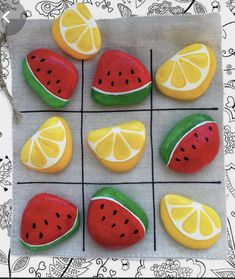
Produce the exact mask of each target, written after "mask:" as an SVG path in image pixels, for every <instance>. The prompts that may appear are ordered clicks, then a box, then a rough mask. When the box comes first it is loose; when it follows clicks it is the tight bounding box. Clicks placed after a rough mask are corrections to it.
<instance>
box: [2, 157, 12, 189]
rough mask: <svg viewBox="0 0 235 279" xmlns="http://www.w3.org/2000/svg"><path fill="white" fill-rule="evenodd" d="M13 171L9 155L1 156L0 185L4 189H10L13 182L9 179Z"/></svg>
mask: <svg viewBox="0 0 235 279" xmlns="http://www.w3.org/2000/svg"><path fill="white" fill-rule="evenodd" d="M11 173H12V163H11V161H10V159H9V158H8V156H5V158H3V159H2V158H0V186H1V187H2V188H3V190H4V191H8V189H9V186H11V185H12V184H11V182H10V181H9V180H8V179H9V178H10V177H11Z"/></svg>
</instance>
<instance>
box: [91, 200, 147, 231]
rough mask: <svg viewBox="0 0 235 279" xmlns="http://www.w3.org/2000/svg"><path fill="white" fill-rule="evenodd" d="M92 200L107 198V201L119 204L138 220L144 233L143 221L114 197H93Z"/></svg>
mask: <svg viewBox="0 0 235 279" xmlns="http://www.w3.org/2000/svg"><path fill="white" fill-rule="evenodd" d="M91 200H92V201H95V200H109V201H112V202H114V203H117V204H118V205H120V206H121V207H123V208H124V209H125V210H127V211H128V212H129V213H130V214H131V215H133V216H134V217H135V218H136V219H137V220H138V221H139V223H140V224H141V226H142V227H143V230H144V233H146V229H145V226H144V224H143V222H142V221H141V220H140V218H139V217H138V216H136V215H135V214H134V213H133V212H132V211H130V210H129V209H128V208H126V207H125V206H124V205H123V204H122V203H120V202H118V201H116V200H115V199H112V198H109V197H102V196H100V197H94V198H92V199H91Z"/></svg>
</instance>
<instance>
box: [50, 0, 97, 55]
mask: <svg viewBox="0 0 235 279" xmlns="http://www.w3.org/2000/svg"><path fill="white" fill-rule="evenodd" d="M52 35H53V38H54V40H55V42H56V43H57V45H58V46H59V47H60V48H61V49H62V50H63V51H64V52H66V53H67V54H69V55H71V56H72V57H74V58H76V59H90V58H92V57H94V56H95V55H96V54H97V52H98V51H99V50H100V48H101V34H100V29H99V27H98V26H97V24H96V22H95V20H94V18H93V16H92V14H91V13H90V11H89V9H88V8H87V6H86V5H84V4H81V3H77V4H74V5H73V6H71V7H69V8H68V9H66V10H65V11H64V12H63V14H62V15H61V16H60V17H58V18H57V19H56V20H55V22H54V23H53V27H52Z"/></svg>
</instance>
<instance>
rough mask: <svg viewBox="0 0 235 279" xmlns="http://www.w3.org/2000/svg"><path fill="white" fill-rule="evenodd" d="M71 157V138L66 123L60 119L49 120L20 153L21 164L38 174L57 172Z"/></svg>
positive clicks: (52, 118)
mask: <svg viewBox="0 0 235 279" xmlns="http://www.w3.org/2000/svg"><path fill="white" fill-rule="evenodd" d="M71 156H72V137H71V132H70V128H69V126H68V124H67V122H66V121H65V120H64V119H63V118H61V117H51V118H49V119H48V120H47V121H46V122H45V123H44V124H43V125H42V126H41V127H40V128H39V130H38V131H37V132H36V133H35V134H34V135H33V136H32V137H31V138H30V139H28V140H27V141H26V143H25V144H24V146H23V148H22V151H21V162H22V163H23V164H24V165H25V166H26V167H28V168H29V169H32V170H35V171H39V172H58V171H61V170H62V169H64V168H65V167H66V166H67V165H68V163H69V161H70V160H71Z"/></svg>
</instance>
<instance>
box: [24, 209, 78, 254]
mask: <svg viewBox="0 0 235 279" xmlns="http://www.w3.org/2000/svg"><path fill="white" fill-rule="evenodd" d="M79 226H80V214H79V212H78V210H77V216H76V219H75V222H74V224H73V226H72V228H71V229H70V230H69V231H68V232H66V233H65V234H64V235H62V236H61V237H59V238H57V239H56V240H54V241H51V242H50V243H46V244H43V245H32V244H28V243H26V242H25V241H24V240H23V239H20V241H21V243H22V245H23V246H24V247H25V248H27V249H29V250H31V251H33V252H38V251H43V250H46V249H49V248H51V247H54V246H56V245H58V244H59V243H61V242H63V241H65V240H66V239H67V238H69V237H70V236H71V235H73V234H74V233H75V232H76V230H77V229H78V228H79Z"/></svg>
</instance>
